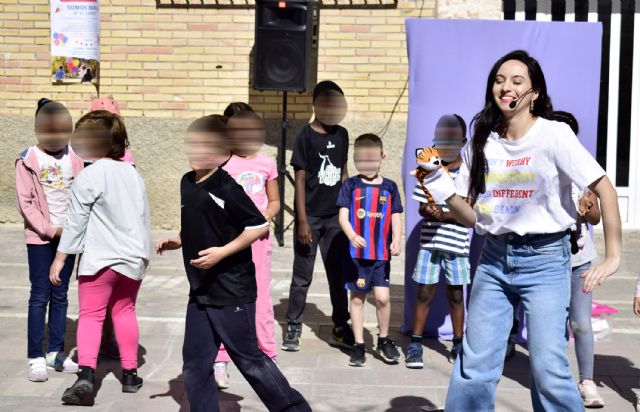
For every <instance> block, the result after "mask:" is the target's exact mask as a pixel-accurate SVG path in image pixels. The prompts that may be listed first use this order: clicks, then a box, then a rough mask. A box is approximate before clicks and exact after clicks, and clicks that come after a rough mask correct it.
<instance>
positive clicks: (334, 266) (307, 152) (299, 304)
mask: <svg viewBox="0 0 640 412" xmlns="http://www.w3.org/2000/svg"><path fill="white" fill-rule="evenodd" d="M313 109H314V112H315V119H314V120H313V121H312V122H311V123H309V124H308V125H306V126H305V127H304V128H303V129H302V130H301V131H300V133H299V134H298V136H297V137H296V140H295V143H294V146H293V155H292V157H291V165H292V166H293V167H294V169H295V181H296V182H295V211H296V213H295V233H294V259H293V276H292V279H291V288H290V291H289V306H288V308H287V322H288V325H287V330H286V332H285V336H284V339H283V342H282V349H283V350H286V351H298V350H300V333H301V329H302V328H301V323H302V316H303V312H304V307H305V304H306V301H307V292H308V291H309V286H311V280H312V278H313V266H314V264H315V260H316V252H317V249H318V246H320V253H321V254H322V260H323V262H324V267H325V271H326V273H327V279H328V281H329V295H330V297H331V306H332V307H333V313H332V315H331V319H332V320H333V323H334V328H333V335H332V337H331V343H332V344H333V345H340V346H345V347H347V348H351V347H352V346H353V342H354V340H353V332H352V330H351V327H350V326H349V324H348V323H347V321H348V320H349V310H348V302H347V293H346V291H345V289H344V274H345V273H346V271H348V270H349V263H350V259H349V255H348V254H349V241H348V240H347V238H346V236H345V235H344V233H342V230H341V229H340V225H339V223H338V207H337V206H336V200H337V199H338V194H339V193H340V188H341V187H342V182H344V180H345V179H347V178H348V177H349V175H348V173H347V156H348V151H349V135H348V133H347V130H346V129H345V128H344V127H342V126H340V125H338V123H340V122H341V121H342V119H343V118H344V115H345V114H346V110H347V103H346V101H345V99H344V94H343V92H342V89H340V87H338V85H337V84H335V83H334V82H331V81H323V82H320V83H318V85H317V86H316V87H315V89H314V90H313Z"/></svg>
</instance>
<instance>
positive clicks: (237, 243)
mask: <svg viewBox="0 0 640 412" xmlns="http://www.w3.org/2000/svg"><path fill="white" fill-rule="evenodd" d="M267 232H269V226H268V225H267V224H265V225H263V226H261V227H257V228H246V229H245V230H244V231H243V232H242V233H240V235H239V236H238V237H237V238H235V239H234V240H232V241H231V242H229V243H227V244H226V245H224V246H221V247H210V248H209V249H205V250H201V251H200V252H199V253H198V256H200V258H198V259H192V260H191V261H190V262H189V263H191V264H192V265H193V266H195V267H197V268H198V269H209V268H212V267H213V266H215V265H217V264H218V263H220V261H221V260H222V259H224V258H226V257H228V256H231V255H233V254H234V253H237V252H239V251H241V250H242V249H245V248H247V247H249V246H250V245H251V244H252V243H253V242H255V241H256V240H258V239H260V238H261V237H263V236H264V235H266V234H267Z"/></svg>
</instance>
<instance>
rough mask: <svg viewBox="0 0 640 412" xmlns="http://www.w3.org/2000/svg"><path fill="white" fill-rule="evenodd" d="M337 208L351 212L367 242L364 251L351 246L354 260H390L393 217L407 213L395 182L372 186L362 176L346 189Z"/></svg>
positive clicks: (348, 183)
mask: <svg viewBox="0 0 640 412" xmlns="http://www.w3.org/2000/svg"><path fill="white" fill-rule="evenodd" d="M337 205H338V207H341V208H342V207H345V208H348V209H349V221H350V222H351V227H353V230H354V231H355V232H356V233H357V234H358V236H361V237H363V238H364V240H365V241H366V242H367V246H366V247H364V248H355V247H354V246H353V245H351V246H350V248H351V257H352V258H354V259H367V260H389V259H390V256H391V255H390V253H389V245H390V243H391V215H392V214H394V213H402V210H403V209H402V200H401V199H400V193H399V191H398V186H397V185H396V184H395V182H393V181H392V180H389V179H385V178H383V179H382V183H380V184H369V183H365V182H364V181H363V180H362V179H361V178H360V177H358V176H354V177H351V178H349V179H347V181H345V182H344V184H343V185H342V188H341V189H340V194H339V196H338V201H337Z"/></svg>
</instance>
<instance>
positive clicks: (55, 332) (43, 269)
mask: <svg viewBox="0 0 640 412" xmlns="http://www.w3.org/2000/svg"><path fill="white" fill-rule="evenodd" d="M57 247H58V242H57V241H52V242H51V243H49V244H47V245H27V257H28V260H29V281H30V282H31V293H30V295H29V313H28V315H27V324H28V326H27V357H29V358H39V357H42V356H44V352H43V351H42V342H43V341H44V327H45V318H46V315H47V305H48V306H49V345H48V350H47V352H60V351H63V350H64V334H65V331H66V328H67V306H68V305H69V302H68V300H67V291H68V290H69V279H70V278H71V273H72V272H73V264H74V262H75V256H69V257H68V258H67V261H66V262H65V264H64V268H63V269H62V272H61V273H60V279H61V280H62V283H61V284H60V285H59V286H53V284H51V281H50V280H49V268H50V267H51V263H53V258H54V257H55V255H56V249H57Z"/></svg>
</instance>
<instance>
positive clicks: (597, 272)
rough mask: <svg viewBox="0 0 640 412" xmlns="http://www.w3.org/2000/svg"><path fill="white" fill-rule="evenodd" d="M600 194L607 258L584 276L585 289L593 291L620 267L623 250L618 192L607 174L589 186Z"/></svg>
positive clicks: (597, 194)
mask: <svg viewBox="0 0 640 412" xmlns="http://www.w3.org/2000/svg"><path fill="white" fill-rule="evenodd" d="M589 189H591V190H592V191H593V193H595V194H596V196H598V198H599V199H600V205H601V208H602V225H603V228H604V243H605V259H604V260H603V261H602V262H600V263H598V264H597V265H596V266H593V267H592V268H591V269H589V270H587V271H586V272H585V273H584V274H583V275H582V277H583V278H584V290H585V291H587V292H588V291H591V290H592V289H593V288H594V287H595V286H596V285H601V284H602V282H604V281H605V279H606V278H608V277H609V276H611V275H613V274H614V273H616V272H617V271H618V268H619V267H620V255H621V250H622V223H621V221H620V209H619V208H618V194H617V193H616V189H615V188H614V187H613V185H612V184H611V181H610V180H609V178H608V177H607V176H603V177H601V178H600V179H598V180H596V181H595V182H594V183H592V184H591V185H590V186H589Z"/></svg>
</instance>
